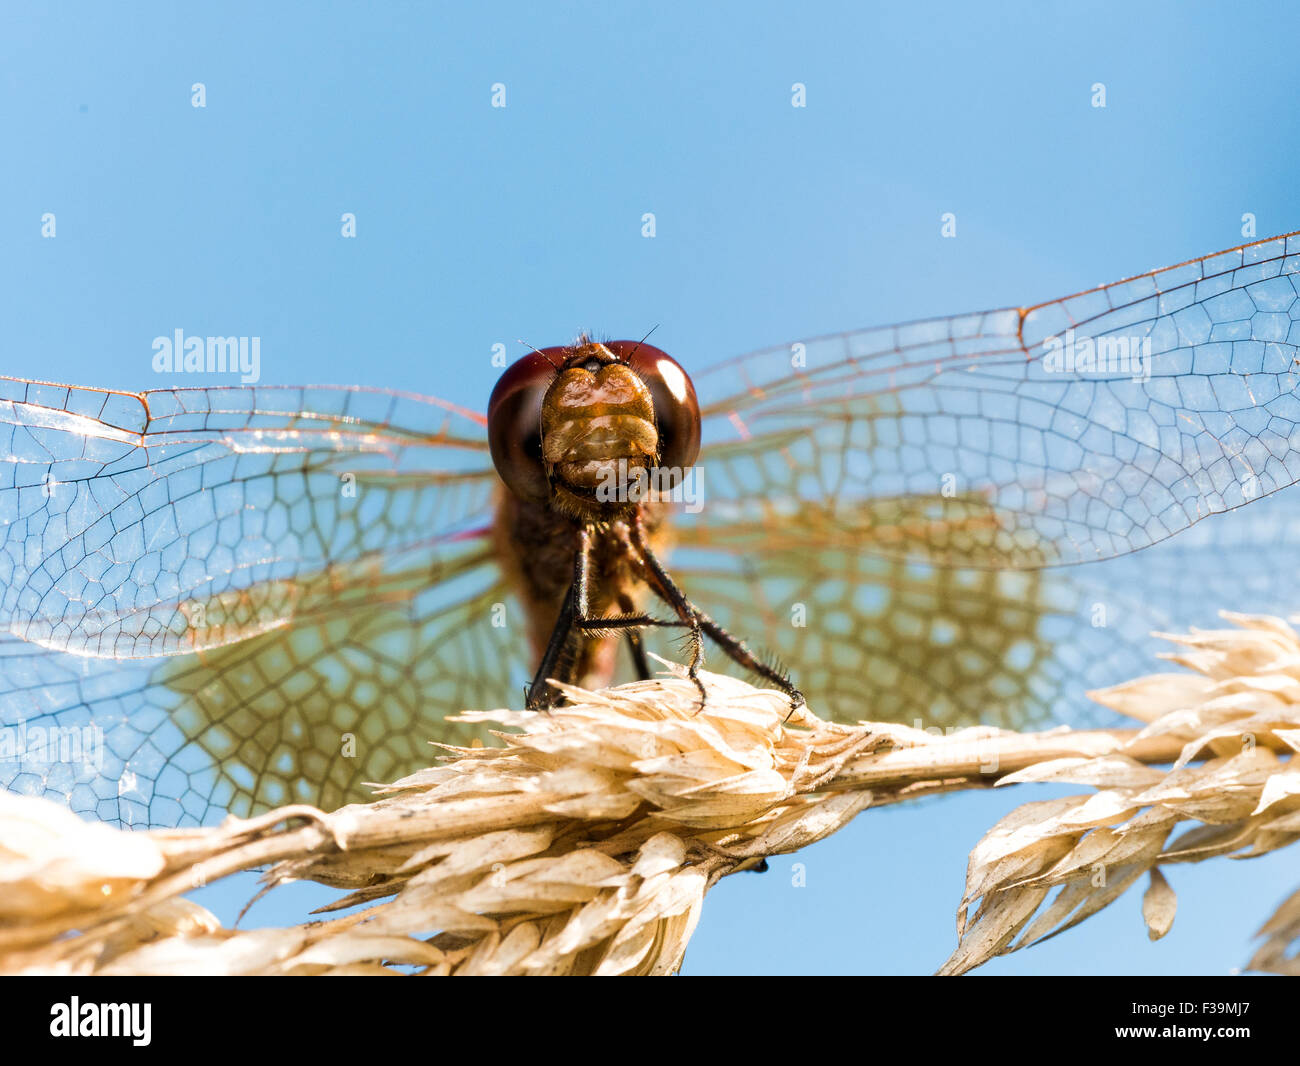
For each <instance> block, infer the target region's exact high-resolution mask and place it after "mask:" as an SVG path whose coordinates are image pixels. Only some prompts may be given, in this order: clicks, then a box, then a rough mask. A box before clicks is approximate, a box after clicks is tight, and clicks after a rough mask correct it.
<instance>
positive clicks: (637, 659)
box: [618, 593, 650, 681]
mask: <svg viewBox="0 0 1300 1066" xmlns="http://www.w3.org/2000/svg"><path fill="white" fill-rule="evenodd" d="M618 605H619V608H620V609H621V610H622V611H623V613H624V615H629V614H632V613H633V612H634V611H635V610H636V604H635V603H633V602H632V598H631V597H630V596H628V595H627V594H626V593H620V594H619V597H618ZM623 638H624V639H625V640H626V641H627V650H628V651H630V652H631V653H632V666H633V667H634V668H635V669H636V676H637V679H638V680H640V681H649V680H650V660H648V659H647V658H646V655H645V644H644V643H643V642H642V640H641V633H640V631H639V630H636V629H629V630H628V631H627V632H626V633H624V634H623Z"/></svg>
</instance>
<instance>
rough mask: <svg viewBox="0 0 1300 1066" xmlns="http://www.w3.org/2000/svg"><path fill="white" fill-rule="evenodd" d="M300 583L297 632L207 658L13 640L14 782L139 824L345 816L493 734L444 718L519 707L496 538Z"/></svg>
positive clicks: (264, 635) (518, 665) (524, 665)
mask: <svg viewBox="0 0 1300 1066" xmlns="http://www.w3.org/2000/svg"><path fill="white" fill-rule="evenodd" d="M340 576H342V577H343V578H344V580H343V581H342V582H340ZM300 585H301V592H300V594H299V597H298V610H297V612H296V614H295V616H294V619H293V624H292V625H286V626H281V627H278V628H274V629H270V630H267V631H265V632H261V633H257V634H254V635H251V636H249V637H247V638H246V639H244V640H242V641H240V642H237V643H233V644H227V645H223V646H219V647H215V648H212V649H209V650H207V651H204V652H200V653H192V654H188V655H177V656H171V657H164V658H160V659H152V660H140V659H133V660H127V661H125V662H121V663H116V662H112V661H109V660H104V659H94V658H88V657H82V656H72V655H68V654H66V653H52V652H49V651H48V650H46V649H43V648H41V647H39V646H38V645H34V644H30V643H26V642H21V641H17V640H14V639H12V638H10V639H7V640H3V641H0V723H2V724H3V727H4V728H3V729H0V738H8V746H9V750H8V751H5V750H3V748H0V777H2V778H3V781H4V784H5V785H6V787H8V788H10V789H13V790H16V791H19V792H24V793H28V794H35V795H45V796H51V797H59V798H66V800H67V801H68V803H69V805H70V806H71V807H72V808H73V809H74V810H77V811H81V812H86V813H92V814H94V815H95V816H96V817H98V818H100V819H102V820H108V821H115V822H119V823H122V824H135V825H140V824H148V825H183V824H198V823H202V822H211V821H213V820H217V819H219V818H220V817H222V816H223V815H224V814H226V813H227V812H229V813H234V814H237V815H242V816H247V815H248V814H250V813H253V812H256V811H260V810H264V809H266V808H268V807H272V806H276V805H279V804H283V803H292V802H305V803H311V804H315V805H317V806H323V807H324V808H325V809H333V808H335V807H337V806H339V805H341V804H343V803H348V802H354V801H360V800H364V799H366V798H367V796H368V795H369V791H368V789H367V788H366V787H365V786H366V784H367V783H369V782H385V781H392V780H395V779H396V778H398V777H400V776H403V775H405V774H407V773H410V772H412V771H414V770H416V769H418V768H420V767H423V766H428V765H429V762H430V759H431V757H433V756H434V755H435V754H436V752H435V750H434V749H431V748H430V747H429V743H430V742H431V741H440V742H443V743H457V744H466V743H470V742H471V741H472V738H473V737H474V736H475V735H480V734H479V733H477V732H476V730H475V728H474V727H470V726H466V725H463V724H459V723H454V722H448V721H445V717H446V716H447V715H452V714H455V713H456V712H458V711H460V710H463V709H465V708H467V707H492V706H512V705H515V704H516V703H517V701H518V694H519V691H520V687H521V686H522V684H523V682H524V679H525V678H526V677H528V676H529V665H530V664H529V663H528V661H527V660H528V654H529V653H528V650H527V642H526V640H525V639H524V637H523V631H522V626H521V625H518V624H515V625H510V624H507V623H509V622H510V621H512V620H515V621H517V620H518V615H517V613H515V612H512V610H511V608H509V607H508V606H507V604H508V593H507V590H506V589H505V587H504V585H503V583H502V580H501V577H500V574H499V571H498V569H497V567H496V564H495V561H494V559H493V558H492V555H491V552H490V549H489V545H488V544H487V538H486V537H479V538H469V539H467V540H466V541H464V542H463V545H462V548H461V550H460V551H459V552H458V553H457V554H456V555H455V556H454V557H450V558H449V557H448V556H447V555H446V553H443V554H442V555H440V556H439V557H438V558H437V559H436V560H435V559H433V558H432V557H431V556H430V554H429V553H428V552H427V551H422V550H421V551H415V552H411V553H407V554H406V556H405V557H404V558H402V559H400V560H399V561H397V562H393V561H391V560H390V561H389V565H388V568H387V573H386V574H385V575H384V576H383V577H382V578H378V577H376V575H375V574H374V573H373V572H371V573H365V574H362V573H360V572H352V573H349V574H344V575H340V574H339V572H338V571H337V570H336V571H335V572H334V573H333V574H332V575H331V576H330V579H329V580H328V581H325V580H321V581H314V580H311V579H301V580H300ZM512 614H513V619H512ZM481 735H482V736H483V738H484V739H486V734H481ZM0 742H2V741H0Z"/></svg>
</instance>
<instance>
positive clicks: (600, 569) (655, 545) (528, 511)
mask: <svg viewBox="0 0 1300 1066" xmlns="http://www.w3.org/2000/svg"><path fill="white" fill-rule="evenodd" d="M639 513H640V515H641V522H642V528H643V530H644V532H645V538H646V541H647V543H648V544H649V546H650V549H651V550H652V551H654V552H655V553H656V554H657V555H662V553H663V552H664V551H665V549H666V548H667V546H668V544H667V541H668V536H667V534H668V526H669V522H668V517H669V516H668V513H667V509H666V507H665V506H664V504H662V503H652V502H646V503H642V504H641V505H640V507H639ZM628 522H629V520H628V519H623V518H616V519H612V520H610V521H609V522H603V523H596V524H594V525H592V527H591V528H592V530H593V534H594V535H593V537H592V548H591V563H590V581H589V589H590V601H589V609H590V611H591V614H592V615H593V616H594V617H606V616H609V615H613V614H624V613H628V612H632V611H637V610H640V609H642V608H643V607H644V605H645V603H646V595H647V592H648V590H647V588H646V586H645V583H644V581H643V580H642V576H641V574H642V572H641V568H640V566H639V565H638V562H637V560H636V559H635V557H634V556H633V554H632V551H631V549H630V548H629V546H628V537H627V535H626V534H627V526H628ZM581 524H582V522H581V520H580V519H577V518H574V517H572V516H570V515H567V514H562V513H560V512H559V511H557V510H554V509H552V508H551V507H550V506H548V505H546V504H537V503H529V502H526V501H524V500H521V499H519V498H518V497H516V496H515V495H513V494H512V493H509V492H505V491H502V492H501V493H499V494H498V497H497V505H496V521H495V522H494V523H493V530H494V542H495V548H496V554H497V558H498V560H499V561H500V563H501V568H502V570H503V571H504V573H505V575H506V578H507V580H508V582H509V584H510V585H511V587H512V588H514V589H515V590H516V591H517V593H518V595H519V598H520V600H521V602H522V604H523V608H524V613H525V617H526V623H527V626H528V637H529V641H530V642H531V644H532V647H533V652H534V654H535V655H537V656H541V654H542V653H543V651H544V650H545V648H546V643H547V640H548V639H549V637H550V635H551V630H552V629H553V628H554V626H555V622H556V619H557V618H558V617H559V615H560V608H561V607H562V606H563V603H564V597H565V594H566V593H567V592H568V590H569V585H570V584H571V583H572V581H573V565H574V555H575V553H576V551H577V536H578V530H579V528H580V526H581ZM589 524H590V523H589ZM617 651H618V638H617V637H615V636H604V637H600V636H598V637H586V636H579V637H578V638H577V644H576V646H575V648H574V649H573V654H575V655H576V656H577V667H578V668H577V669H576V670H575V672H574V675H573V676H574V677H575V678H576V679H577V680H578V683H579V684H582V685H585V686H588V687H603V686H604V685H607V684H609V683H610V681H611V680H613V676H614V668H615V664H616V655H617Z"/></svg>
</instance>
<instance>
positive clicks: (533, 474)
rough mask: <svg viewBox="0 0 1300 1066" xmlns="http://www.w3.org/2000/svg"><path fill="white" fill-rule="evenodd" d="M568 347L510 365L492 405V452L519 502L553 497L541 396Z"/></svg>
mask: <svg viewBox="0 0 1300 1066" xmlns="http://www.w3.org/2000/svg"><path fill="white" fill-rule="evenodd" d="M566 351H567V349H566V348H563V347H559V348H543V349H542V350H541V351H540V352H529V353H528V354H527V355H525V356H524V357H523V358H522V359H520V360H519V361H518V362H517V363H515V364H514V365H513V366H511V367H510V368H509V369H508V370H506V372H505V373H504V374H502V375H501V380H500V381H498V382H497V384H496V388H494V389H493V390H492V398H491V399H490V400H488V447H489V448H490V449H491V451H492V463H493V465H494V466H495V467H496V468H497V473H498V474H500V475H501V480H502V481H504V482H505V483H506V487H507V488H508V489H509V490H510V491H511V492H513V493H514V494H515V495H516V496H518V497H519V498H520V499H524V500H535V501H542V500H545V499H546V498H547V497H548V496H549V494H550V486H549V484H548V483H547V480H546V466H545V464H544V463H543V462H542V397H543V396H544V395H546V389H547V386H548V385H550V383H551V381H552V379H553V378H554V377H555V371H556V367H558V366H559V365H560V363H561V362H563V360H564V353H565V352H566Z"/></svg>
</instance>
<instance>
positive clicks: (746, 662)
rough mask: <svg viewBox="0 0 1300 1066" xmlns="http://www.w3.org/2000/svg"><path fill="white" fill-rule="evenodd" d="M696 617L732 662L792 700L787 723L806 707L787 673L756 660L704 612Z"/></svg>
mask: <svg viewBox="0 0 1300 1066" xmlns="http://www.w3.org/2000/svg"><path fill="white" fill-rule="evenodd" d="M695 615H696V617H697V618H698V619H699V620H700V626H701V627H702V628H703V630H704V632H706V633H707V634H708V635H709V639H710V640H712V641H713V643H715V644H716V645H717V646H718V647H719V648H721V649H722V650H723V651H724V652H726V654H727V657H728V658H729V659H731V661H732V662H734V663H736V664H738V665H740V666H743V667H744V668H745V669H746V670H752V671H753V672H754V673H755V674H757V675H758V676H759V677H761V678H763V679H764V680H765V681H769V682H771V683H772V684H773V685H775V686H776V687H777V688H778V689H780V690H781V691H782V692H784V693H785V694H786V695H787V696H788V697H789V698H790V714H787V715H786V716H785V717H786V720H787V721H788V720H789V718H790V715H791V714H794V712H795V711H797V710H798V709H799V708H800V707H802V706H803V705H804V698H803V693H802V692H800V691H799V690H798V689H797V688H795V687H794V682H792V681H791V680H790V676H789V675H788V674H786V673H785V671H783V670H778V669H777V668H776V667H774V666H769V665H768V664H767V663H765V662H763V661H762V660H761V659H758V658H755V656H754V653H753V652H751V651H750V650H749V649H748V648H747V647H746V646H745V642H744V641H743V640H737V639H736V638H735V637H733V636H732V635H731V634H730V633H728V632H727V631H726V630H725V629H723V628H722V626H720V625H718V623H717V622H715V621H714V620H713V619H712V618H710V617H709V616H708V615H707V614H705V613H704V612H702V611H699V610H697V611H696V612H695Z"/></svg>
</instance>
